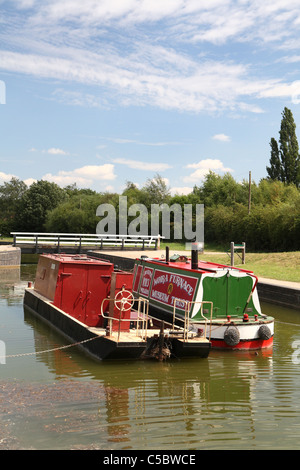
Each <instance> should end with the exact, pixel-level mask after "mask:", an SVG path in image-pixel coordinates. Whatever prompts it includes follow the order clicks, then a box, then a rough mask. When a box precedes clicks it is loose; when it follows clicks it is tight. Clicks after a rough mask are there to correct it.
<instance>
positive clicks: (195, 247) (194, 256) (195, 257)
mask: <svg viewBox="0 0 300 470" xmlns="http://www.w3.org/2000/svg"><path fill="white" fill-rule="evenodd" d="M198 251H199V243H197V242H192V251H191V268H192V269H198Z"/></svg>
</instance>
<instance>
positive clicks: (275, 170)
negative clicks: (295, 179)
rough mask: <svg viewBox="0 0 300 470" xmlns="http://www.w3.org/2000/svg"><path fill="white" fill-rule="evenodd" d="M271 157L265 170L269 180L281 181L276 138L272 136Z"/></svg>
mask: <svg viewBox="0 0 300 470" xmlns="http://www.w3.org/2000/svg"><path fill="white" fill-rule="evenodd" d="M270 146H271V158H270V166H269V167H267V172H268V175H269V178H270V179H271V180H279V181H281V161H280V154H279V148H278V143H277V140H276V139H274V137H272V139H271V141H270Z"/></svg>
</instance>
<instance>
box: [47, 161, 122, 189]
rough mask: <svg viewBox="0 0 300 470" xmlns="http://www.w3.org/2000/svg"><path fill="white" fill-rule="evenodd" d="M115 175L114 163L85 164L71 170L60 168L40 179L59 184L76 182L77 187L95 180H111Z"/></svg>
mask: <svg viewBox="0 0 300 470" xmlns="http://www.w3.org/2000/svg"><path fill="white" fill-rule="evenodd" d="M116 177H117V176H116V175H115V174H114V165H112V164H110V163H106V164H104V165H86V166H83V167H81V168H76V169H74V170H71V171H65V170H60V171H59V172H58V173H57V174H56V175H53V174H51V173H47V174H45V175H44V176H43V177H42V179H43V180H47V181H50V182H54V183H56V184H58V185H59V186H67V185H69V184H73V183H76V184H77V185H78V186H79V187H90V186H92V185H93V184H94V183H95V182H99V181H111V180H114V179H115V178H116Z"/></svg>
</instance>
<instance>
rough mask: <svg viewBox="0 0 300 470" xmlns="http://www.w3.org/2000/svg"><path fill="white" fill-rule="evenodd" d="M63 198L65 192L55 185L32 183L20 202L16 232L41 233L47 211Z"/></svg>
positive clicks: (45, 182)
mask: <svg viewBox="0 0 300 470" xmlns="http://www.w3.org/2000/svg"><path fill="white" fill-rule="evenodd" d="M65 198H66V193H65V191H64V190H63V189H62V188H60V187H59V186H58V185H57V184H55V183H49V182H48V181H44V180H41V181H37V182H36V183H33V184H32V185H31V186H30V187H29V189H28V190H27V191H26V192H25V193H24V194H23V196H22V198H21V200H20V204H19V207H18V213H17V223H18V230H22V231H28V232H43V230H44V224H45V221H46V216H47V213H48V211H50V210H52V209H54V208H55V207H57V206H58V205H59V204H60V203H61V202H63V201H64V200H65ZM66 216H67V214H66Z"/></svg>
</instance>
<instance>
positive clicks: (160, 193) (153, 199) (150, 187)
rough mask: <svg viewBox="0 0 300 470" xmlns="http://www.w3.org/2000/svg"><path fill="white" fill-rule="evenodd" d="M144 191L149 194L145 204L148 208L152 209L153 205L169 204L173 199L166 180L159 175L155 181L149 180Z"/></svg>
mask: <svg viewBox="0 0 300 470" xmlns="http://www.w3.org/2000/svg"><path fill="white" fill-rule="evenodd" d="M142 191H144V192H145V193H146V194H147V201H145V204H146V205H147V206H148V207H150V205H151V204H163V203H166V204H167V203H168V202H169V200H170V197H171V193H170V190H169V188H168V187H167V185H166V182H165V180H164V178H162V177H161V176H160V175H159V174H156V175H155V177H154V178H153V179H148V180H147V182H146V184H145V186H144V187H143V188H142Z"/></svg>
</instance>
